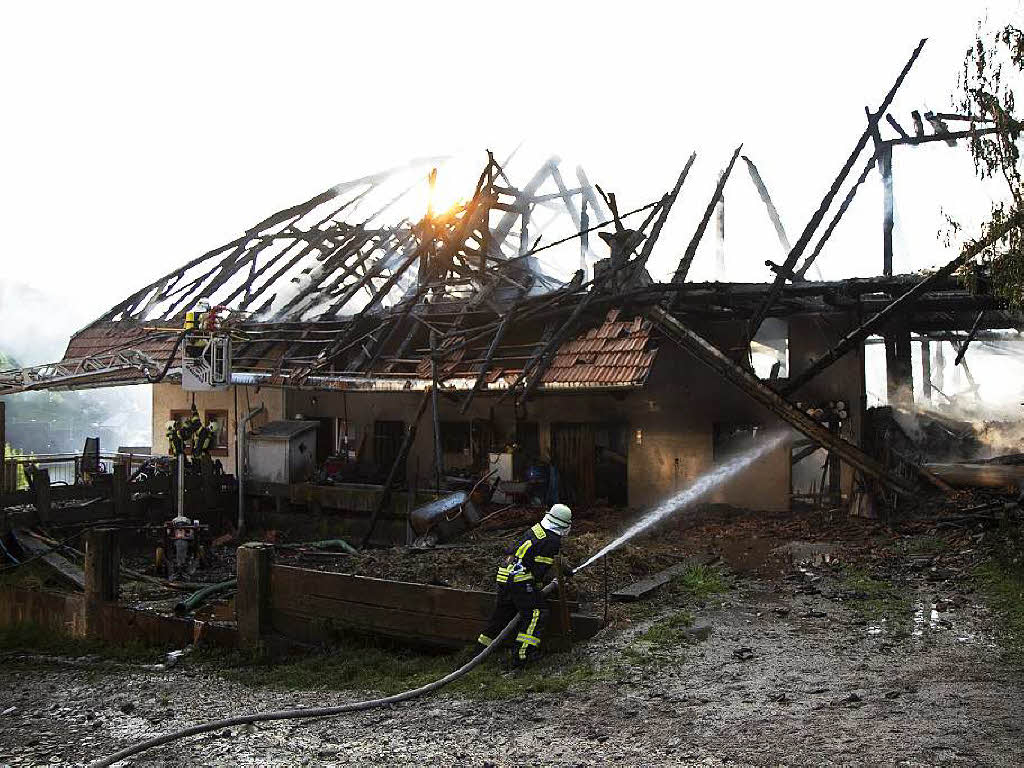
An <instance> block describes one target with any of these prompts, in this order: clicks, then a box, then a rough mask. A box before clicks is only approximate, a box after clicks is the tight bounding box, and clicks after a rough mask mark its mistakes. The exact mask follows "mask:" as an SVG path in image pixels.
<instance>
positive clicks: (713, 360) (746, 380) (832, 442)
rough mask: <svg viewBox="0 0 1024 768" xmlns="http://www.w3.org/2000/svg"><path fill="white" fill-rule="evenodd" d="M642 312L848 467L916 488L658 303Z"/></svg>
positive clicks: (902, 489)
mask: <svg viewBox="0 0 1024 768" xmlns="http://www.w3.org/2000/svg"><path fill="white" fill-rule="evenodd" d="M645 314H646V315H647V317H648V318H650V320H651V321H652V322H654V323H655V324H657V326H658V327H659V328H661V330H662V331H663V332H664V333H665V335H666V336H668V338H669V339H671V340H672V341H674V342H675V343H676V344H678V345H679V346H680V347H682V348H683V349H684V350H686V351H687V352H689V353H690V354H692V355H693V356H694V357H696V358H697V359H698V360H700V361H701V362H702V363H704V364H705V365H707V366H708V367H710V368H711V369H712V370H713V371H715V372H716V373H718V374H719V375H721V376H722V377H723V378H724V379H726V380H727V381H729V382H730V383H731V384H733V385H734V386H736V387H738V388H739V389H740V390H742V391H743V392H744V393H745V394H747V395H749V396H750V397H751V398H752V399H753V400H756V401H757V402H758V403H760V404H761V405H763V406H764V407H765V408H767V409H768V410H769V411H771V412H772V413H773V414H775V415H776V416H778V417H779V418H780V419H782V420H783V421H785V422H787V423H788V424H789V425H790V426H792V427H793V428H794V429H796V430H797V431H798V432H800V433H801V434H803V435H806V436H807V437H808V438H810V439H811V440H813V441H814V442H815V443H818V444H819V445H820V446H822V447H823V448H826V449H828V450H829V451H832V452H833V453H835V454H836V455H837V456H839V457H840V458H841V459H842V460H843V461H845V462H846V463H847V464H849V465H850V466H851V467H854V468H855V469H857V470H860V471H861V472H862V473H864V474H865V475H868V476H870V477H873V478H875V479H877V480H878V481H879V482H880V483H882V484H883V485H885V486H886V487H887V488H889V489H891V490H893V491H895V492H897V493H903V494H912V493H915V492H916V489H915V488H914V487H913V486H912V485H910V484H909V483H908V482H907V481H906V480H905V479H903V478H902V477H898V476H896V475H894V474H893V473H891V472H889V470H888V469H886V468H885V467H884V466H883V465H882V464H881V463H879V462H878V461H876V460H875V459H874V458H872V457H871V456H869V455H868V454H867V453H865V452H864V451H863V450H861V449H860V448H858V447H857V446H855V445H853V444H852V443H850V442H848V441H846V440H844V439H843V438H842V437H840V436H839V435H836V434H833V433H832V432H831V431H829V429H828V428H827V427H824V426H822V425H821V424H819V423H818V422H817V421H815V420H814V419H812V418H811V417H810V416H808V415H807V414H806V413H804V412H803V411H801V410H800V409H799V408H797V407H795V406H794V405H792V404H791V403H789V402H788V401H787V400H785V399H783V397H782V396H781V395H779V393H778V392H776V391H775V390H773V389H772V388H771V387H769V386H768V385H767V384H765V383H764V382H763V381H761V380H760V379H758V378H757V377H756V376H755V375H754V374H753V373H751V372H750V371H748V370H746V369H745V368H743V367H741V366H740V365H739V364H738V363H736V362H735V361H734V360H732V359H730V358H729V357H728V356H726V355H725V354H724V353H723V352H721V351H720V350H719V349H718V348H717V347H715V346H714V345H713V344H711V343H710V342H708V341H706V340H705V339H703V338H702V337H701V336H699V335H698V334H696V333H694V332H693V331H692V330H690V329H689V328H687V327H686V326H685V325H683V324H682V323H681V322H679V320H677V319H676V318H675V317H673V316H672V315H670V314H669V313H668V312H666V311H665V310H664V309H662V308H661V307H658V306H655V307H651V308H649V309H647V310H646V311H645Z"/></svg>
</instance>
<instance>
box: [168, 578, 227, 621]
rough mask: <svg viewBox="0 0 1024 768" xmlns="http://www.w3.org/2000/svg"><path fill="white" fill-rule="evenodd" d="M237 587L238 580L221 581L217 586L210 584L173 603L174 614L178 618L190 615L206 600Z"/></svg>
mask: <svg viewBox="0 0 1024 768" xmlns="http://www.w3.org/2000/svg"><path fill="white" fill-rule="evenodd" d="M237 586H238V579H228V580H227V581H222V582H220V583H218V584H210V585H209V586H207V587H203V588H202V589H200V590H199V591H197V592H193V593H192V594H191V595H189V596H188V597H186V598H185V599H184V600H179V601H178V602H177V603H175V605H174V612H175V613H176V614H178V615H179V616H184V615H185V614H186V613H191V612H192V611H194V610H195V609H196V608H198V607H199V606H200V605H202V604H203V603H205V602H206V601H207V599H208V598H211V597H213V596H214V595H217V594H220V593H221V592H226V591H227V590H229V589H234V588H235V587H237Z"/></svg>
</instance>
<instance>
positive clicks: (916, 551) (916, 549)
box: [903, 535, 952, 556]
mask: <svg viewBox="0 0 1024 768" xmlns="http://www.w3.org/2000/svg"><path fill="white" fill-rule="evenodd" d="M951 546H952V544H951V543H950V541H949V540H948V539H944V538H942V537H940V536H928V535H921V536H910V537H908V538H907V539H905V540H904V541H903V550H904V552H906V553H907V554H908V555H919V556H921V555H941V554H942V553H943V552H948V551H949V549H950V548H951Z"/></svg>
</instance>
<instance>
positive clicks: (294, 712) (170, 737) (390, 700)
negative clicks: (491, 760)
mask: <svg viewBox="0 0 1024 768" xmlns="http://www.w3.org/2000/svg"><path fill="white" fill-rule="evenodd" d="M785 437H786V433H784V432H779V433H776V434H775V435H774V436H769V437H766V438H765V439H764V440H763V441H760V442H758V443H757V444H756V445H755V446H754V447H753V448H752V449H750V450H748V451H746V452H745V453H741V454H739V455H737V456H735V457H733V458H732V459H730V460H728V461H726V462H724V463H723V464H721V465H719V466H717V467H715V468H714V469H712V470H711V471H709V472H706V473H704V474H703V475H700V476H699V477H698V478H697V479H696V480H695V481H694V482H693V483H692V484H691V485H689V486H687V487H686V488H684V489H683V490H681V491H679V492H678V493H676V494H675V495H673V496H671V497H669V498H668V499H665V500H664V501H663V502H661V503H660V504H657V505H655V506H654V507H653V508H651V509H650V510H649V511H648V512H647V513H646V514H644V515H643V516H642V517H641V518H640V519H638V520H636V521H635V522H634V523H633V524H632V525H630V526H629V527H627V528H626V530H625V531H623V532H622V533H621V534H620V535H619V536H617V537H616V538H615V539H613V540H612V541H610V542H609V543H608V544H606V545H605V546H604V547H602V548H601V549H600V550H598V551H597V552H595V553H594V554H593V555H591V556H590V558H588V559H587V560H585V561H584V562H583V563H582V564H581V565H579V566H577V567H576V568H574V569H573V570H572V573H578V572H579V571H581V570H583V569H584V568H586V567H587V566H589V565H591V564H592V563H594V562H596V561H597V560H599V559H600V558H602V557H604V556H606V555H607V554H608V553H609V552H611V551H612V550H614V549H616V548H618V547H620V546H622V545H623V544H624V543H626V542H627V541H629V540H630V539H632V538H633V537H635V536H637V535H639V534H641V533H644V532H646V531H649V530H650V529H651V528H652V527H653V526H655V525H657V524H658V523H660V522H662V521H664V520H665V519H666V518H668V517H669V516H671V515H673V514H675V513H676V512H678V511H679V510H680V509H685V508H687V507H688V506H690V505H691V504H693V503H694V502H695V501H697V500H699V499H701V498H704V497H705V496H706V495H707V494H708V493H709V492H710V491H711V490H712V489H713V488H715V487H717V486H718V485H720V484H721V483H723V482H724V481H725V480H727V479H728V478H731V477H733V476H735V475H736V474H737V473H739V472H740V471H742V470H744V469H746V468H747V467H749V466H750V464H751V463H753V462H754V461H755V460H756V459H758V458H759V457H761V456H763V455H764V454H766V453H768V452H769V451H771V450H773V449H775V448H776V447H777V446H778V445H780V444H781V443H782V441H783V440H784V439H785ZM557 585H558V580H557V579H556V580H554V581H552V582H551V583H550V584H548V585H547V586H546V587H544V589H543V590H542V594H544V595H547V594H550V593H551V592H552V591H553V590H554V588H555V587H556V586H557ZM519 618H520V614H518V613H517V614H516V615H515V617H514V618H513V619H512V620H511V621H510V622H509V623H508V625H507V626H506V627H505V628H504V629H503V630H502V631H501V633H500V634H499V635H498V636H497V637H496V638H494V640H493V641H491V644H490V645H488V646H487V647H486V648H484V649H483V650H482V651H480V653H478V654H477V655H476V656H474V657H473V658H472V659H470V660H469V661H467V662H466V663H465V664H463V665H462V666H461V667H459V668H458V669H456V670H455V671H454V672H451V673H449V674H447V675H445V676H444V677H442V678H440V679H439V680H435V681H434V682H432V683H427V684H426V685H424V686H421V687H419V688H413V689H412V690H409V691H403V692H402V693H396V694H395V695H393V696H386V697H384V698H382V699H368V700H366V701H354V702H350V703H348V704H341V705H339V706H336V707H318V708H315V709H284V710H279V711H277V712H262V713H254V714H248V715H238V716H236V717H228V718H225V719H223V720H214V721H212V722H209V723H203V724H202V725H194V726H192V727H190V728H184V729H182V730H180V731H174V732H173V733H167V734H164V735H163V736H154V737H153V738H152V739H147V740H146V741H142V742H139V743H138V744H135V745H134V746H131V747H126V748H125V749H122V750H121V751H119V752H115V753H114V754H112V755H110V756H108V757H105V758H102V759H100V760H97V761H95V762H93V763H91V764H90V765H91V766H92V768H102V767H103V766H109V765H113V764H114V763H116V762H118V761H120V760H124V759H125V758H126V757H131V756H132V755H137V754H139V753H140V752H145V751H146V750H148V749H152V748H153V747H159V746H161V745H163V744H168V743H170V742H172V741H177V740H178V739H183V738H185V737H187V736H196V735H198V734H200V733H210V732H211V731H219V730H220V729H222V728H229V727H231V726H234V725H248V724H249V723H258V722H263V721H267V720H298V719H302V718H309V717H330V716H332V715H341V714H344V713H346V712H361V711H363V710H367V709H374V708H376V707H383V706H386V705H388V704H398V703H400V702H403V701H409V700H410V699H415V698H417V697H419V696H425V695H426V694H428V693H433V692H434V691H436V690H438V689H439V688H443V687H444V686H446V685H448V684H449V683H451V682H453V681H455V680H458V679H459V678H460V677H462V676H463V675H465V674H466V673H467V672H469V671H470V670H472V669H474V668H475V667H477V666H479V665H480V664H481V663H482V662H483V661H484V659H486V658H487V657H488V656H490V655H491V654H492V653H493V652H494V650H495V649H496V648H497V647H498V646H500V645H501V644H502V643H503V642H504V641H505V640H507V639H508V638H509V637H510V636H511V635H512V633H513V632H514V631H515V628H516V624H518V622H519Z"/></svg>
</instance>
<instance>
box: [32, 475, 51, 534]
mask: <svg viewBox="0 0 1024 768" xmlns="http://www.w3.org/2000/svg"><path fill="white" fill-rule="evenodd" d="M32 483H33V484H34V485H35V489H36V513H37V514H38V515H39V521H40V522H42V523H48V522H49V521H50V470H48V469H34V470H32Z"/></svg>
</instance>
